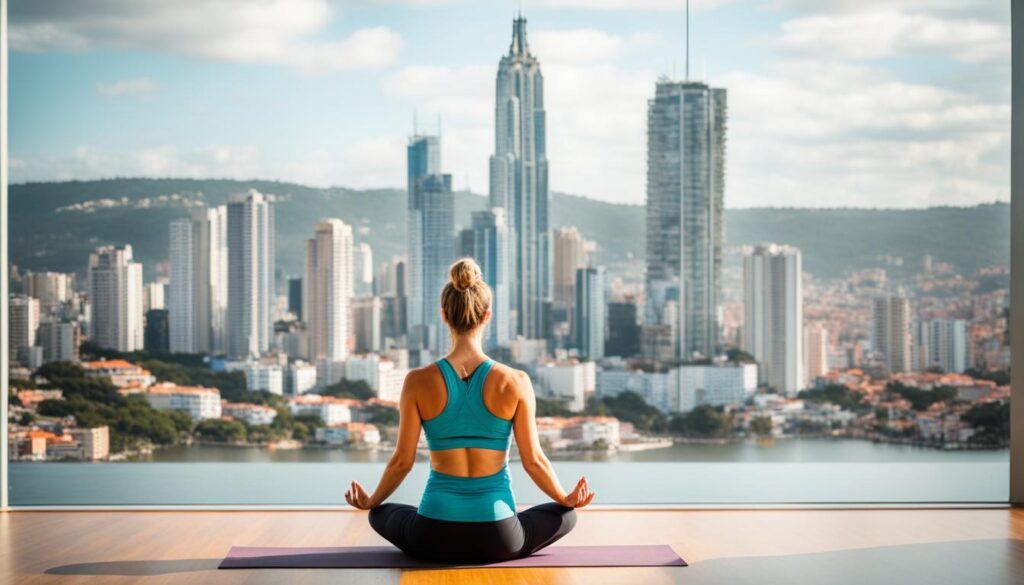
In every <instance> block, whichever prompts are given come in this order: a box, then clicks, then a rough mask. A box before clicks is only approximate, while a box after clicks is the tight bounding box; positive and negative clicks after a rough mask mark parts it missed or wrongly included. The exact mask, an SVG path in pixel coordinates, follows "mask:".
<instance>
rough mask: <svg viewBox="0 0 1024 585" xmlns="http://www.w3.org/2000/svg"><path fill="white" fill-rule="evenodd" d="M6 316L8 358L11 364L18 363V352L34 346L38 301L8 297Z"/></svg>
mask: <svg viewBox="0 0 1024 585" xmlns="http://www.w3.org/2000/svg"><path fill="white" fill-rule="evenodd" d="M7 315H8V321H7V323H8V332H7V339H8V347H7V349H8V356H9V359H10V360H11V362H12V363H13V362H17V361H18V352H19V351H20V350H22V349H24V348H28V347H33V346H35V345H36V333H37V332H38V330H39V299H36V298H33V297H28V296H22V295H10V297H9V300H8V307H7Z"/></svg>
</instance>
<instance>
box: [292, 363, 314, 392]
mask: <svg viewBox="0 0 1024 585" xmlns="http://www.w3.org/2000/svg"><path fill="white" fill-rule="evenodd" d="M314 388H316V366H314V365H313V364H310V363H307V362H303V361H295V362H292V363H291V364H290V365H289V366H288V380H287V384H286V391H287V393H288V394H289V395H291V396H298V395H299V394H305V393H306V392H309V391H310V390H312V389H314Z"/></svg>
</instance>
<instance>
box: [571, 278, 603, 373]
mask: <svg viewBox="0 0 1024 585" xmlns="http://www.w3.org/2000/svg"><path fill="white" fill-rule="evenodd" d="M575 288H576V303H575V305H576V317H575V318H574V319H573V325H574V334H573V337H574V338H575V340H576V348H577V349H579V351H580V355H582V356H584V357H587V358H590V359H592V360H599V359H601V358H603V357H604V339H605V327H606V326H607V320H606V311H607V308H606V303H605V269H604V266H598V267H596V268H580V269H579V270H577V271H576V287H575Z"/></svg>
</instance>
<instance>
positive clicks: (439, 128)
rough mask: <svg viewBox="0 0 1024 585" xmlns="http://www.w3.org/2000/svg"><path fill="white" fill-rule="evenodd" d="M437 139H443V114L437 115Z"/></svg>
mask: <svg viewBox="0 0 1024 585" xmlns="http://www.w3.org/2000/svg"><path fill="white" fill-rule="evenodd" d="M437 139H438V140H440V139H441V114H438V115H437Z"/></svg>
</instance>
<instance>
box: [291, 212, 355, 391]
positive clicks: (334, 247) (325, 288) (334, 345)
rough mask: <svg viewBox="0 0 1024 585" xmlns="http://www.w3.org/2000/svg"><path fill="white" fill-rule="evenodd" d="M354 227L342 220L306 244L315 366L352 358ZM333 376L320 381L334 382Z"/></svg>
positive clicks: (306, 295) (305, 307) (306, 308)
mask: <svg viewBox="0 0 1024 585" xmlns="http://www.w3.org/2000/svg"><path fill="white" fill-rule="evenodd" d="M352 272H353V270H352V228H351V227H350V226H348V225H346V224H345V222H343V221H341V220H340V219H328V220H324V221H322V222H320V223H319V224H317V226H316V234H315V236H314V237H313V239H310V240H307V242H306V274H305V276H304V277H303V279H302V296H303V298H302V313H303V315H302V320H303V321H305V322H306V326H307V327H308V331H309V352H310V358H311V359H312V361H313V363H315V364H318V365H319V364H321V363H336V362H340V361H344V360H345V358H346V357H348V337H349V333H350V332H351V327H350V324H349V319H350V316H351V311H352V285H353V274H352ZM333 378H334V376H333V375H330V374H329V373H328V374H325V378H320V379H318V380H317V384H318V385H320V386H327V385H330V384H331V383H333Z"/></svg>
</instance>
